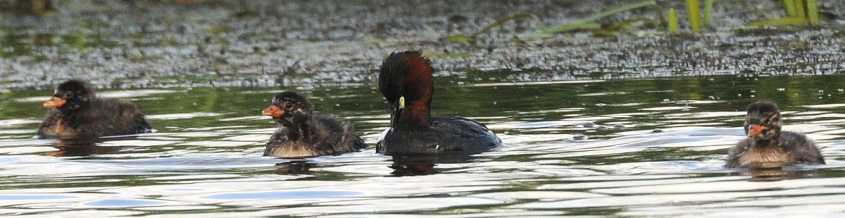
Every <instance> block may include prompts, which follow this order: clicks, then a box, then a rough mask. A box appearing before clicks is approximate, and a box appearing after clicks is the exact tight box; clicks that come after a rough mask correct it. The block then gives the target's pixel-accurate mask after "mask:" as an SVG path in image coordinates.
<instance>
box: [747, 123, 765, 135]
mask: <svg viewBox="0 0 845 218" xmlns="http://www.w3.org/2000/svg"><path fill="white" fill-rule="evenodd" d="M766 129H768V128H766V127H765V126H763V125H760V124H751V126H749V127H748V136H750V137H754V136H758V135H760V134H762V133H763V131H764V130H766Z"/></svg>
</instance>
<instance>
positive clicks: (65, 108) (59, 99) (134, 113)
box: [38, 80, 152, 141]
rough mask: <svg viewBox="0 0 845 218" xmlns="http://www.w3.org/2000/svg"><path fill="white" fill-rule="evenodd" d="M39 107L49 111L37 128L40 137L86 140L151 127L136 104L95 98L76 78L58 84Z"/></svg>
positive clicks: (148, 130)
mask: <svg viewBox="0 0 845 218" xmlns="http://www.w3.org/2000/svg"><path fill="white" fill-rule="evenodd" d="M42 106H44V107H45V108H50V111H49V112H48V113H47V117H46V118H45V119H44V121H43V122H42V123H41V127H40V128H38V138H41V139H47V138H57V139H62V140H80V141H89V140H91V139H96V138H98V137H102V136H114V135H129V134H137V133H148V132H150V131H151V130H152V127H150V124H149V123H148V122H147V120H146V119H144V114H143V113H141V110H140V109H139V108H138V106H137V105H135V104H134V103H132V102H129V101H124V100H119V99H108V98H98V97H97V96H96V94H95V93H94V90H93V89H92V88H90V86H89V85H88V84H87V83H85V82H83V81H80V80H69V81H66V82H64V83H61V84H59V86H58V88H56V91H55V93H54V94H53V96H52V97H51V98H50V100H47V101H45V102H44V103H43V104H42Z"/></svg>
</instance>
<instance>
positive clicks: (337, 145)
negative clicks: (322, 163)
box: [263, 92, 367, 158]
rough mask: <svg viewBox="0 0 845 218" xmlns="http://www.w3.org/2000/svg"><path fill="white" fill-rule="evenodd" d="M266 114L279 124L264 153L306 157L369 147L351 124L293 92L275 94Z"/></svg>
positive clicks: (286, 156)
mask: <svg viewBox="0 0 845 218" xmlns="http://www.w3.org/2000/svg"><path fill="white" fill-rule="evenodd" d="M263 113H264V115H266V116H271V117H273V119H274V120H276V122H277V123H278V126H279V128H278V129H277V130H276V132H275V133H274V134H273V136H272V137H270V141H269V142H267V145H266V147H265V149H264V156H275V157H282V158H305V157H316V156H321V155H337V154H342V153H347V152H354V151H358V150H360V149H363V148H366V147H367V145H366V144H364V140H362V139H361V138H360V137H358V136H356V135H354V130H353V128H352V125H351V124H349V123H348V122H344V121H339V120H337V119H335V118H334V117H331V116H326V115H322V114H319V113H317V112H314V111H313V109H312V107H311V103H309V102H308V100H307V99H305V97H304V96H302V95H299V94H297V93H294V92H283V93H279V94H276V96H274V98H273V103H272V104H271V105H270V106H268V107H267V108H265V109H264V111H263Z"/></svg>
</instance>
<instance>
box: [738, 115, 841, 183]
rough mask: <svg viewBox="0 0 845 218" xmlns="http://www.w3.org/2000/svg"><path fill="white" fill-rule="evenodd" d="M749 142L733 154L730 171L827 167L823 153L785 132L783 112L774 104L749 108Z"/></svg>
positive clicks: (747, 131)
mask: <svg viewBox="0 0 845 218" xmlns="http://www.w3.org/2000/svg"><path fill="white" fill-rule="evenodd" d="M745 133H746V134H747V135H748V137H747V138H745V139H743V140H742V141H740V142H739V143H738V144H737V145H736V146H735V147H733V148H732V149H731V150H730V153H729V154H728V160H727V164H726V165H725V166H726V167H748V168H776V167H781V166H785V165H792V164H824V157H822V155H821V153H820V152H819V149H818V148H817V147H816V145H815V143H813V141H812V140H810V139H808V138H807V137H806V136H804V135H803V134H800V133H794V132H788V131H781V122H780V112H779V111H778V107H777V105H775V104H774V103H771V102H757V103H753V104H751V105H749V106H748V113H747V114H746V116H745Z"/></svg>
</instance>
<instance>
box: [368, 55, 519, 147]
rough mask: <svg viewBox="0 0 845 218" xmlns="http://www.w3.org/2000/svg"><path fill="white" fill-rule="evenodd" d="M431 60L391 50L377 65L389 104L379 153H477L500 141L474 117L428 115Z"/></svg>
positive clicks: (383, 90)
mask: <svg viewBox="0 0 845 218" xmlns="http://www.w3.org/2000/svg"><path fill="white" fill-rule="evenodd" d="M432 71H433V70H432V67H431V62H430V61H429V60H428V59H426V58H425V57H423V56H422V55H421V54H420V52H417V51H406V52H399V53H393V54H391V55H390V56H389V57H387V59H385V60H384V63H382V65H381V69H380V73H379V90H380V91H381V93H382V95H384V98H385V99H387V102H388V103H389V104H390V105H391V109H392V112H391V114H390V117H391V120H390V129H389V130H388V132H387V134H386V135H385V136H384V138H383V139H382V140H381V141H380V142H379V143H378V145H377V150H378V152H380V153H384V154H388V155H394V154H439V153H447V152H459V153H467V154H471V153H479V152H483V151H487V150H490V149H492V148H495V147H497V146H499V145H501V144H502V141H501V140H500V139H499V138H498V137H496V134H495V133H493V132H492V131H490V130H489V129H487V127H486V126H484V125H483V124H480V123H478V122H476V121H474V120H470V119H467V118H462V117H444V118H432V117H431V97H432V93H433V90H432V88H433V87H432V83H433V82H432Z"/></svg>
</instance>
